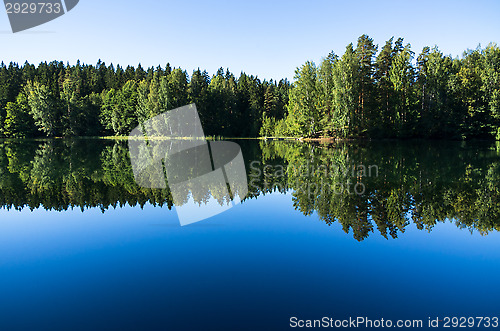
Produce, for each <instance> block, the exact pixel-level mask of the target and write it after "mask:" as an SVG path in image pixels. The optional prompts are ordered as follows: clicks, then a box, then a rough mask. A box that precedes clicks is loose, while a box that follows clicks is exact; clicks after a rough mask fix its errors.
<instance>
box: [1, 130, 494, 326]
mask: <svg viewBox="0 0 500 331" xmlns="http://www.w3.org/2000/svg"><path fill="white" fill-rule="evenodd" d="M234 142H235V143H236V144H238V145H239V147H240V148H241V155H242V157H243V160H244V175H245V176H244V177H246V180H247V185H246V187H245V188H241V187H240V188H239V189H238V190H237V192H235V190H234V188H233V187H232V186H231V187H230V185H226V184H224V187H223V188H224V190H219V191H218V190H214V189H206V190H204V191H203V190H201V189H199V190H198V191H197V192H191V193H190V192H187V191H186V193H185V196H183V197H180V198H179V197H177V198H176V195H178V194H177V193H178V192H177V193H176V192H173V190H172V189H171V188H169V187H166V188H151V187H143V186H141V185H139V184H138V183H137V178H136V177H135V173H134V168H133V164H132V162H131V158H130V153H129V145H128V144H127V141H114V140H97V139H75V140H29V141H27V140H26V141H19V140H11V141H6V140H3V141H0V205H1V206H2V209H0V308H1V309H0V329H1V330H26V329H31V330H94V329H106V330H127V329H140V330H290V329H297V328H300V326H302V325H304V326H307V325H313V326H314V323H316V324H318V322H317V321H316V322H315V320H320V321H321V322H322V323H325V325H323V326H326V324H328V323H331V325H329V326H335V323H340V324H339V325H341V324H342V322H343V321H348V320H349V319H350V318H351V319H357V318H363V320H361V319H360V321H361V322H362V323H360V324H359V325H358V326H359V327H370V326H376V324H377V323H382V322H381V319H384V321H385V322H384V323H387V320H390V321H391V323H393V326H394V325H396V323H397V321H403V323H414V322H415V321H417V322H416V323H417V325H418V321H419V320H420V321H422V326H423V328H426V327H427V326H428V325H429V319H430V320H431V321H434V320H436V319H438V320H439V321H438V323H439V326H440V327H443V326H444V324H445V323H446V318H448V319H449V320H448V325H449V326H453V325H452V324H453V323H455V322H457V323H458V324H459V322H460V323H461V322H463V321H464V320H460V318H461V317H462V318H469V317H472V318H473V319H472V320H470V319H469V320H466V322H465V324H464V325H467V324H468V323H473V324H474V326H478V325H479V326H481V327H486V326H487V325H486V322H488V323H489V324H490V326H491V327H495V325H496V326H498V316H499V315H500V313H499V310H498V307H499V306H498V297H499V296H500V282H499V280H498V279H499V278H498V277H499V275H500V263H499V262H500V234H499V232H498V230H500V145H499V144H498V143H497V144H495V143H494V142H493V143H490V142H446V141H408V142H396V141H377V142H344V143H335V144H307V143H300V142H295V141H267V142H266V141H252V140H235V141H234ZM212 151H213V148H212ZM214 166H215V168H217V165H216V164H214ZM226 178H227V176H226ZM168 182H171V178H170V177H169V178H168ZM171 184H172V185H174V184H173V183H171ZM226 187H227V188H228V190H225V188H226ZM228 192H229V193H228ZM242 192H244V193H245V194H244V196H241V197H238V198H239V199H238V200H241V201H237V202H238V203H234V201H233V198H236V195H235V193H240V195H243V194H242ZM179 201H181V202H179ZM214 201H215V202H216V203H214ZM210 204H212V207H213V208H212V209H211V210H212V211H213V210H215V212H214V213H212V214H213V215H214V216H211V217H208V218H203V215H208V214H203V213H204V210H205V209H203V208H205V207H206V206H207V205H210ZM223 205H224V206H228V207H227V208H225V209H224V211H223V212H220V213H219V212H218V211H217V210H218V209H217V208H218V207H221V206H223ZM182 208H184V209H182ZM198 208H199V211H203V213H202V214H201V215H202V217H199V218H198V219H197V221H196V222H194V221H193V222H188V223H189V224H183V223H182V217H181V216H180V215H183V214H181V210H187V212H195V211H197V210H198ZM212 214H211V215H212ZM198 216H199V215H198ZM454 317H457V318H458V319H457V320H452V318H454ZM478 317H482V318H481V320H480V319H479V318H478ZM323 318H326V319H323ZM327 321H328V323H326V322H327ZM369 321H371V323H372V324H369V323H370V322H369ZM308 323H312V324H308ZM457 323H455V324H457ZM481 323H482V324H481ZM408 325H409V324H408ZM316 326H318V325H316ZM413 326H414V328H415V327H416V325H413ZM469 326H471V325H469Z"/></svg>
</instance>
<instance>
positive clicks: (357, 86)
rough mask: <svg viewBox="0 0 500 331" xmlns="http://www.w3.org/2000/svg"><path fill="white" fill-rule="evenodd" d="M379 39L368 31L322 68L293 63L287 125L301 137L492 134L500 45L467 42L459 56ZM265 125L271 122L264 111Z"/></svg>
mask: <svg viewBox="0 0 500 331" xmlns="http://www.w3.org/2000/svg"><path fill="white" fill-rule="evenodd" d="M393 40H394V38H391V39H389V40H388V41H387V42H386V43H385V44H384V46H383V47H382V48H381V50H380V52H379V53H378V55H377V56H376V58H375V55H376V52H377V46H376V45H374V43H373V40H372V39H371V38H370V37H368V36H367V35H362V36H361V37H359V39H358V43H357V46H356V49H354V47H353V45H352V44H349V45H348V46H347V47H346V50H345V52H344V54H343V55H342V56H341V57H337V56H335V55H334V53H333V52H332V53H331V54H330V55H329V56H328V57H327V58H326V59H324V60H323V61H322V63H321V65H320V67H319V68H316V67H315V66H314V64H313V63H312V62H306V63H305V64H304V65H303V66H301V67H299V68H298V69H297V71H296V76H295V80H296V81H295V82H294V84H293V89H292V90H291V92H290V99H289V102H288V105H287V109H288V117H287V120H286V125H287V129H288V131H289V132H290V134H292V135H294V136H299V137H300V136H301V137H317V136H319V135H320V134H321V136H332V137H340V138H352V137H373V138H383V137H397V138H412V137H427V138H448V139H455V138H495V137H496V135H497V131H498V128H499V127H500V49H499V48H498V46H497V45H496V44H490V45H488V46H487V47H486V48H485V49H480V48H478V49H476V50H473V51H471V50H469V51H467V52H465V53H464V55H463V57H462V58H461V59H452V58H451V57H450V56H445V55H443V53H442V52H441V51H439V49H438V48H437V47H434V48H433V49H431V48H429V47H424V49H423V50H422V52H421V54H420V55H419V56H418V57H417V59H416V65H414V52H413V51H412V50H411V47H410V44H406V45H404V42H403V39H402V38H398V39H397V40H396V42H394V43H393ZM264 121H266V122H265V123H264V124H265V126H266V128H265V130H264V131H262V133H264V132H265V133H268V132H269V131H270V129H269V128H268V127H269V126H270V125H272V124H271V122H269V120H267V119H266V118H264Z"/></svg>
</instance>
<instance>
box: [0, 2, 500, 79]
mask: <svg viewBox="0 0 500 331" xmlns="http://www.w3.org/2000/svg"><path fill="white" fill-rule="evenodd" d="M499 14H500V1H498V0H491V1H478V0H476V1H462V0H453V1H448V0H445V1H439V0H433V1H427V0H423V1H345V0H344V1H314V0H313V1H293V0H288V1H261V0H252V1H245V2H239V1H199V0H192V1H189V0H187V1H158V0H155V1H153V0H142V1H130V0H124V1H115V2H112V1H102V0H101V1H97V0H80V3H79V4H78V6H77V7H75V9H73V10H72V11H70V12H69V13H68V14H67V15H64V16H63V17H60V18H58V19H56V20H54V21H52V22H49V23H47V24H45V25H42V26H39V27H37V28H34V29H31V30H29V31H26V32H21V33H17V34H12V32H11V31H10V26H9V22H8V18H7V14H6V12H5V11H4V10H3V11H0V45H1V46H0V60H1V61H4V62H10V61H16V62H21V63H23V62H24V61H25V60H28V61H29V62H31V63H36V64H38V63H39V62H40V61H51V60H54V59H56V60H62V61H64V62H68V61H69V62H70V63H75V62H76V60H77V59H80V60H81V61H82V62H85V63H92V64H95V63H96V62H97V60H98V59H102V60H103V61H105V62H106V63H107V64H109V63H111V62H112V63H114V64H117V63H119V64H121V65H123V66H126V65H129V64H130V65H134V66H135V65H137V64H138V63H139V62H140V63H141V64H142V65H143V66H146V67H147V66H151V65H154V66H157V65H158V64H161V65H162V66H164V65H165V64H166V63H167V62H170V63H171V65H172V66H175V67H179V66H180V67H182V68H183V69H187V70H188V73H191V72H192V70H193V69H196V68H197V67H200V68H201V69H206V70H207V71H208V72H209V73H210V74H213V73H214V72H215V71H216V70H217V68H219V67H224V68H226V67H228V68H229V69H230V70H231V71H232V72H235V73H236V74H237V75H238V74H239V72H240V71H245V72H247V73H249V74H254V75H258V76H259V77H261V78H267V79H270V78H274V79H276V78H277V79H279V78H284V77H287V78H289V79H292V78H293V73H294V70H295V68H296V67H297V66H299V65H300V64H302V63H304V62H305V61H306V60H313V61H316V62H319V61H320V60H321V58H322V57H324V56H326V55H327V54H328V53H329V52H330V51H331V50H333V51H335V52H336V53H337V54H342V53H343V52H344V49H345V46H346V45H347V44H348V43H349V42H356V40H357V37H358V36H360V35H361V34H363V33H366V34H368V35H370V36H371V37H372V38H374V40H375V43H376V44H378V45H379V46H382V45H383V43H384V42H385V40H387V39H389V38H390V37H391V36H393V35H394V36H396V37H397V36H402V37H404V38H405V41H406V42H409V43H411V45H412V48H413V50H414V51H415V52H416V53H417V54H418V53H419V52H420V50H421V49H422V47H424V46H426V45H429V46H433V45H436V44H437V45H438V46H439V47H440V49H441V50H442V51H443V52H444V53H445V54H451V55H453V56H458V55H460V54H461V53H462V52H463V51H464V50H465V49H467V48H475V47H476V46H477V45H478V44H479V43H481V45H483V46H485V45H486V44H487V43H488V42H490V41H493V42H497V43H500V41H499V40H498V39H499V36H500V20H499V19H498V17H499V16H500V15H499Z"/></svg>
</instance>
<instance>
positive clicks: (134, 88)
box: [0, 61, 290, 138]
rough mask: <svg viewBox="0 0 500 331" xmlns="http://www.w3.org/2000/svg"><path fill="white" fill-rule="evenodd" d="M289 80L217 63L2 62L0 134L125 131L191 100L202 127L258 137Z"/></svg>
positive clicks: (278, 109)
mask: <svg viewBox="0 0 500 331" xmlns="http://www.w3.org/2000/svg"><path fill="white" fill-rule="evenodd" d="M289 88H290V83H289V82H288V81H287V80H286V79H284V80H281V81H279V82H277V81H273V80H270V81H267V80H264V81H261V80H260V79H259V78H258V77H256V76H252V75H247V74H245V73H241V75H240V76H239V77H238V78H236V77H235V75H234V74H232V73H231V72H229V70H226V71H224V70H223V69H222V68H221V69H219V70H218V71H217V73H216V74H215V75H213V76H212V77H210V76H209V74H208V73H207V72H206V71H201V70H199V69H198V70H195V71H194V72H193V73H192V75H191V76H189V75H188V74H187V72H186V71H185V70H182V69H180V68H171V67H170V65H169V64H167V65H166V66H165V67H161V66H158V67H156V68H153V67H151V68H148V69H144V68H142V66H141V65H138V66H137V67H136V68H134V67H132V66H128V67H127V68H125V69H124V68H122V67H121V66H119V65H118V66H116V68H115V67H114V66H113V65H112V64H111V65H109V66H107V65H106V64H105V63H102V62H101V61H99V62H98V63H97V65H96V66H94V65H85V64H81V63H80V62H79V61H78V62H77V64H76V65H74V66H70V65H69V64H67V65H65V64H64V63H62V62H56V61H54V62H50V63H46V62H43V63H41V64H39V65H38V67H35V66H34V65H33V64H29V63H25V64H24V65H22V66H19V65H18V64H16V63H10V64H9V65H8V66H6V65H5V64H4V63H3V62H2V64H0V137H8V138H23V137H60V136H109V135H127V134H129V132H130V131H131V130H132V129H133V128H135V127H136V126H137V125H138V124H139V123H141V122H142V121H145V120H147V119H149V118H151V117H154V116H155V115H158V114H160V113H162V112H164V111H166V110H169V109H173V108H177V107H180V106H184V105H186V104H189V103H193V102H194V103H196V105H197V107H198V111H199V115H200V119H201V121H202V124H203V127H204V131H205V134H207V135H220V136H226V137H256V136H258V134H259V130H260V128H261V123H262V118H264V117H273V118H282V117H283V116H284V114H285V105H286V104H287V103H288V91H289Z"/></svg>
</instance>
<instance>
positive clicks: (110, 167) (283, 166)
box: [0, 139, 500, 241]
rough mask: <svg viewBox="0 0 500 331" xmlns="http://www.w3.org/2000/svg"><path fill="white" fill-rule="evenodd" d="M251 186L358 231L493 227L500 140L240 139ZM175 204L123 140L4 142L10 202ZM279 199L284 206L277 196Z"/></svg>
mask: <svg viewBox="0 0 500 331" xmlns="http://www.w3.org/2000/svg"><path fill="white" fill-rule="evenodd" d="M237 143H238V144H239V145H240V146H241V149H242V152H243V157H244V160H245V166H246V172H247V178H248V194H247V196H246V197H245V198H244V199H243V202H242V206H239V207H238V208H246V207H245V200H247V199H260V198H262V197H263V196H265V195H266V194H269V193H272V192H280V193H283V194H290V195H291V198H292V199H293V206H294V207H295V209H297V210H299V211H300V212H302V213H303V214H304V215H306V216H308V215H312V214H313V213H317V215H318V217H319V219H320V220H321V221H323V222H325V223H327V224H329V225H330V224H333V223H335V222H338V223H340V224H341V226H342V229H343V230H344V231H345V232H346V233H351V234H352V236H353V237H354V238H355V239H356V240H359V241H361V240H363V239H365V238H367V237H368V236H369V235H370V234H380V235H382V236H384V237H385V238H388V239H389V238H397V237H398V234H400V233H403V232H405V229H406V228H407V226H409V225H410V224H412V223H413V224H415V226H416V227H417V228H418V229H421V230H427V231H431V230H432V228H433V227H434V225H436V224H437V223H438V222H448V221H450V222H454V223H455V224H456V226H457V227H459V228H462V229H464V230H469V231H477V232H479V233H481V234H484V235H486V234H488V233H489V232H490V231H498V230H500V145H499V144H498V143H496V144H495V143H489V142H468V143H464V142H432V141H411V142H395V141H378V142H356V143H354V142H339V143H334V144H306V143H300V142H293V141H251V140H248V141H247V140H238V141H237ZM190 197H191V198H192V199H193V200H194V201H195V202H196V203H199V204H203V203H207V201H209V200H210V199H211V198H213V199H216V200H217V201H218V202H219V203H220V204H224V203H228V202H229V201H230V200H231V199H230V197H229V196H228V195H227V193H225V191H224V190H219V191H209V190H207V189H204V190H200V188H193V189H192V190H191V192H190V193H186V199H185V201H188V200H189V198H190ZM146 204H152V205H154V206H163V207H166V208H168V209H172V207H173V202H172V196H171V192H170V191H169V189H168V188H167V189H150V188H144V187H140V186H139V185H137V184H136V182H135V180H134V174H133V171H132V167H131V163H130V157H129V152H128V146H127V143H126V142H124V141H111V140H97V139H75V140H42V141H40V140H39V141H34V140H31V141H27V140H24V141H22V140H6V141H1V142H0V206H2V207H3V208H6V209H23V208H30V209H32V210H33V209H36V208H43V209H45V210H48V211H51V212H56V211H61V210H66V209H69V208H81V209H82V211H83V212H85V210H86V209H88V208H100V209H101V210H102V211H103V212H105V211H106V210H107V209H108V208H117V207H121V206H125V205H130V206H138V207H143V206H144V205H146ZM276 208H278V209H279V208H284V207H283V206H276Z"/></svg>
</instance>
